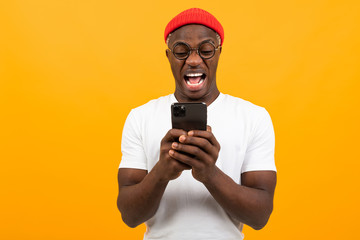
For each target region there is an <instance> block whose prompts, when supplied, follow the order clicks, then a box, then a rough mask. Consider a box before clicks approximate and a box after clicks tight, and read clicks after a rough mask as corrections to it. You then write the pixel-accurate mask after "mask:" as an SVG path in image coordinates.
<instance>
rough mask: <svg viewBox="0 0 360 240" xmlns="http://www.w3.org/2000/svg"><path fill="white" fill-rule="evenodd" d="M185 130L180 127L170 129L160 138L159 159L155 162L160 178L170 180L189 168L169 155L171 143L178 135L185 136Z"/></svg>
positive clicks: (177, 138)
mask: <svg viewBox="0 0 360 240" xmlns="http://www.w3.org/2000/svg"><path fill="white" fill-rule="evenodd" d="M186 135H187V132H186V131H184V130H180V129H170V130H169V131H168V132H167V133H166V135H165V136H164V138H163V139H162V140H161V145H160V159H159V162H158V163H157V164H156V168H157V169H158V170H159V174H161V180H163V181H170V180H173V179H176V178H178V177H179V176H180V175H181V173H182V171H184V170H186V169H191V167H190V166H189V165H187V164H185V163H182V162H179V161H177V160H175V159H174V158H173V157H171V156H170V155H169V151H171V144H172V143H173V142H175V141H178V140H179V137H180V136H186Z"/></svg>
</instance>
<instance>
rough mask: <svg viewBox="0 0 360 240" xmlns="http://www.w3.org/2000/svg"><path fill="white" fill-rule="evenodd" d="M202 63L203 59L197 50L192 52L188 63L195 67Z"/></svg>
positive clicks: (187, 60)
mask: <svg viewBox="0 0 360 240" xmlns="http://www.w3.org/2000/svg"><path fill="white" fill-rule="evenodd" d="M201 62H202V58H201V57H200V56H199V54H198V53H197V51H196V50H192V51H191V53H190V56H189V57H188V58H187V59H186V63H187V64H188V65H190V66H193V67H196V66H198V65H200V64H201Z"/></svg>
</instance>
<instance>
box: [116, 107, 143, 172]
mask: <svg viewBox="0 0 360 240" xmlns="http://www.w3.org/2000/svg"><path fill="white" fill-rule="evenodd" d="M139 120H140V119H139V118H138V117H136V113H135V111H134V110H131V112H130V113H129V115H128V117H127V119H126V121H125V125H124V129H123V133H122V140H121V153H122V158H121V162H120V166H119V168H136V169H144V170H147V161H146V155H145V151H144V147H143V143H142V137H141V128H140V124H139Z"/></svg>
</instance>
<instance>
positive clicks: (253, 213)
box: [204, 168, 273, 230]
mask: <svg viewBox="0 0 360 240" xmlns="http://www.w3.org/2000/svg"><path fill="white" fill-rule="evenodd" d="M204 185H205V186H206V188H207V189H208V190H209V192H210V193H211V195H212V196H213V197H214V199H215V200H216V201H217V202H218V203H219V204H220V206H222V208H223V209H224V210H225V211H226V212H227V213H228V214H229V215H230V216H232V217H233V218H235V219H237V220H238V221H240V222H242V223H245V224H247V225H249V226H250V227H252V228H254V229H257V230H258V229H261V228H263V227H264V226H265V224H266V223H267V221H268V219H269V217H270V214H271V212H272V209H273V199H272V198H273V197H272V194H269V193H268V192H267V191H265V190H263V189H256V188H250V187H246V186H242V185H239V184H237V183H235V182H234V181H233V180H232V179H231V178H230V177H229V176H227V175H226V174H225V173H224V172H222V171H221V170H220V169H218V168H217V170H216V171H215V173H214V176H213V177H212V178H211V179H209V180H208V181H207V182H205V183H204Z"/></svg>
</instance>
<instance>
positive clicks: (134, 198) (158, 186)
mask: <svg viewBox="0 0 360 240" xmlns="http://www.w3.org/2000/svg"><path fill="white" fill-rule="evenodd" d="M158 176H159V174H158V173H157V169H156V168H155V167H154V168H153V170H152V171H150V172H149V173H148V174H147V175H146V176H145V177H144V179H143V180H142V181H141V182H139V183H137V184H134V185H131V186H122V187H121V188H120V190H119V196H118V199H117V205H118V208H119V210H120V212H121V216H122V219H123V221H124V222H125V223H126V224H127V225H128V226H129V227H136V226H138V225H139V224H141V223H143V222H145V221H147V220H148V219H150V218H151V217H152V216H154V214H155V213H156V211H157V209H158V207H159V204H160V200H161V198H162V196H163V194H164V191H165V188H166V186H167V183H168V181H162V180H161V179H160V178H159V177H158Z"/></svg>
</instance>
